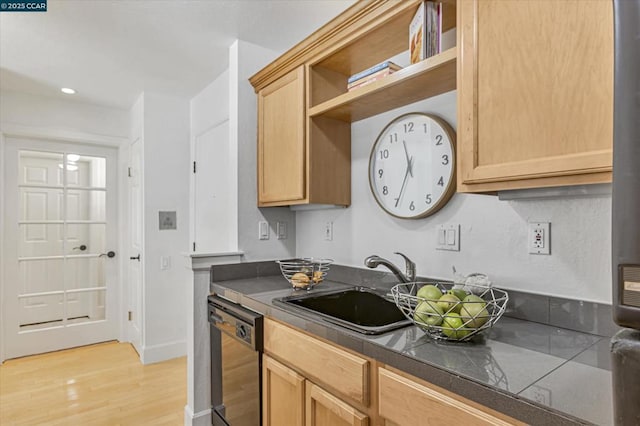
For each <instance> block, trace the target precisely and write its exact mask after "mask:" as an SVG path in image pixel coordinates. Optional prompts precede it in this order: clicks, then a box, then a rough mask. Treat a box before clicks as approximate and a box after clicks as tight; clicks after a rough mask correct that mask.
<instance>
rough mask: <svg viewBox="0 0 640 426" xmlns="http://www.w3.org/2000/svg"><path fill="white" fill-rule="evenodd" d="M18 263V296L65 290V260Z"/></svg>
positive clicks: (22, 261) (24, 261)
mask: <svg viewBox="0 0 640 426" xmlns="http://www.w3.org/2000/svg"><path fill="white" fill-rule="evenodd" d="M18 263H19V266H18V271H19V274H20V275H19V278H18V280H19V282H18V285H19V287H18V294H30V293H42V292H49V291H61V290H64V288H63V283H64V280H63V273H64V260H63V259H46V260H20V261H19V262H18Z"/></svg>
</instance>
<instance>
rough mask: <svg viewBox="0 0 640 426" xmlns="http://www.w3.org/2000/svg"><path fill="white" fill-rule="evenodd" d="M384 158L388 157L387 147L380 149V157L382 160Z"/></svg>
mask: <svg viewBox="0 0 640 426" xmlns="http://www.w3.org/2000/svg"><path fill="white" fill-rule="evenodd" d="M385 158H389V150H388V149H382V150H380V159H381V160H384V159H385Z"/></svg>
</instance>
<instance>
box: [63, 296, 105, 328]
mask: <svg viewBox="0 0 640 426" xmlns="http://www.w3.org/2000/svg"><path fill="white" fill-rule="evenodd" d="M105 301H106V291H105V290H92V291H82V292H76V293H67V318H68V322H67V323H68V324H69V325H73V324H81V323H83V322H90V321H99V320H103V319H105V308H106V306H105V305H106V303H105Z"/></svg>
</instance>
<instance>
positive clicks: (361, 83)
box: [347, 73, 389, 92]
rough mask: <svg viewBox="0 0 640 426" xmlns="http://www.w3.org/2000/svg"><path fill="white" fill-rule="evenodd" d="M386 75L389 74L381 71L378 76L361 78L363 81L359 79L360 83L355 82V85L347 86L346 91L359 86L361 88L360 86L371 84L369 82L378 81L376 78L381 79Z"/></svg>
mask: <svg viewBox="0 0 640 426" xmlns="http://www.w3.org/2000/svg"><path fill="white" fill-rule="evenodd" d="M387 75H389V74H387V73H383V74H380V75H378V76H376V77H373V78H370V79H364V80H363V81H361V82H360V83H358V84H355V85H353V86H351V87H349V88H348V89H347V91H348V92H351V91H352V90H355V89H359V88H361V87H364V86H367V85H369V84H371V83H374V82H376V81H378V80H382V79H383V78H385V77H386V76H387Z"/></svg>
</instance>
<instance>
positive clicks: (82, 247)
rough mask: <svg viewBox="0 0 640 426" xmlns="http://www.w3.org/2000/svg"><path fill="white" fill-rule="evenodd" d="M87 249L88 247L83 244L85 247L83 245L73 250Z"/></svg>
mask: <svg viewBox="0 0 640 426" xmlns="http://www.w3.org/2000/svg"><path fill="white" fill-rule="evenodd" d="M86 249H87V246H86V245H84V244H83V245H81V246H78V247H74V248H73V249H72V250H80V251H85V250H86Z"/></svg>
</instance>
